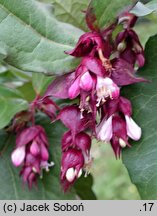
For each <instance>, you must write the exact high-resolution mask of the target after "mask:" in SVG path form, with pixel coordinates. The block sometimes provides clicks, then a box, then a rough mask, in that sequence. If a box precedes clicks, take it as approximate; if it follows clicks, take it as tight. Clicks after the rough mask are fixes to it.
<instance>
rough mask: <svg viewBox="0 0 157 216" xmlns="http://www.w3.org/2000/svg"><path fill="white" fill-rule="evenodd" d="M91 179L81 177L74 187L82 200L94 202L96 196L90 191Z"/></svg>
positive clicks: (89, 176)
mask: <svg viewBox="0 0 157 216" xmlns="http://www.w3.org/2000/svg"><path fill="white" fill-rule="evenodd" d="M92 186H93V177H92V176H91V175H88V176H87V177H86V178H84V177H83V176H81V178H79V179H78V180H77V182H76V183H75V185H74V187H75V190H76V193H77V195H78V196H79V197H80V198H81V199H83V200H96V196H95V194H94V192H93V191H92Z"/></svg>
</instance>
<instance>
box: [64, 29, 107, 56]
mask: <svg viewBox="0 0 157 216" xmlns="http://www.w3.org/2000/svg"><path fill="white" fill-rule="evenodd" d="M99 49H102V50H104V56H105V57H106V58H108V57H109V55H110V53H111V47H110V45H109V43H108V42H107V41H105V40H104V39H103V38H102V36H101V34H99V33H97V32H87V33H85V34H83V35H82V36H81V37H80V38H79V41H78V43H77V44H76V47H75V48H74V49H73V50H71V51H67V52H65V53H66V54H69V55H72V56H75V57H84V56H87V55H90V56H94V55H95V54H96V53H97V52H98V50H99Z"/></svg>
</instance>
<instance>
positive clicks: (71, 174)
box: [66, 168, 75, 182]
mask: <svg viewBox="0 0 157 216" xmlns="http://www.w3.org/2000/svg"><path fill="white" fill-rule="evenodd" d="M66 179H67V181H68V182H73V180H74V179H75V170H74V168H69V169H68V170H67V171H66Z"/></svg>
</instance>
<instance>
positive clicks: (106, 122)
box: [96, 116, 112, 142]
mask: <svg viewBox="0 0 157 216" xmlns="http://www.w3.org/2000/svg"><path fill="white" fill-rule="evenodd" d="M96 134H97V139H99V140H101V141H104V142H109V141H110V140H111V138H112V116H110V117H109V118H108V119H105V118H104V119H103V120H102V122H101V123H100V124H99V125H98V126H97V128H96Z"/></svg>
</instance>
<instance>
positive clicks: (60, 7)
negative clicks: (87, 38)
mask: <svg viewBox="0 0 157 216" xmlns="http://www.w3.org/2000/svg"><path fill="white" fill-rule="evenodd" d="M50 2H52V3H53V5H54V8H55V9H54V10H55V16H56V18H57V19H58V20H60V21H63V22H67V23H70V24H72V25H74V26H76V27H78V28H80V29H82V30H84V31H86V30H87V26H86V22H85V11H86V10H87V7H88V4H89V2H90V0H66V1H63V0H51V1H50Z"/></svg>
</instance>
